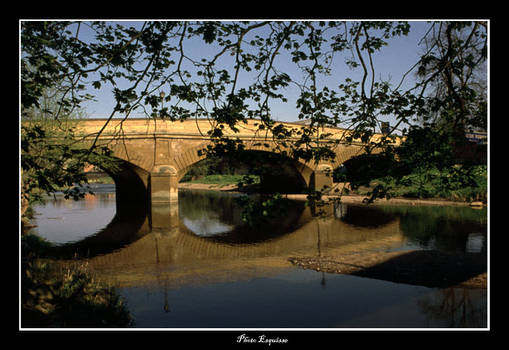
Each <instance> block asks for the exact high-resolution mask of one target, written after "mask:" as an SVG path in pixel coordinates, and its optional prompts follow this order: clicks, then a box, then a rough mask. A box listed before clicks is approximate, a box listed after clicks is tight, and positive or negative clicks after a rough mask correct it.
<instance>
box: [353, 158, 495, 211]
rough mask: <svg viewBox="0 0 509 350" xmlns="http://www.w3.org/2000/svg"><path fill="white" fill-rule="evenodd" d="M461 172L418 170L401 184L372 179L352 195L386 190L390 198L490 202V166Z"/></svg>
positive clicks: (400, 181)
mask: <svg viewBox="0 0 509 350" xmlns="http://www.w3.org/2000/svg"><path fill="white" fill-rule="evenodd" d="M462 171H463V170H462V169H460V168H458V169H454V168H453V169H448V170H446V171H442V172H440V171H438V170H436V169H432V170H427V171H421V172H418V171H416V172H414V173H412V174H410V175H408V176H405V177H403V178H402V179H400V180H399V181H394V180H392V179H390V178H378V179H374V180H372V181H371V182H370V183H369V186H359V187H358V188H355V189H354V190H352V191H351V193H353V194H358V195H365V196H369V195H370V194H371V193H372V192H373V191H374V190H376V189H377V188H384V189H387V191H388V194H389V196H390V197H400V198H418V199H434V198H437V199H446V200H451V201H462V202H473V201H480V202H484V203H487V199H488V174H487V166H485V165H479V166H475V167H473V168H471V169H469V171H468V173H465V172H462ZM465 179H466V180H465Z"/></svg>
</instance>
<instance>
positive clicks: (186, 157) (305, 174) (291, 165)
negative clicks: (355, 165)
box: [174, 142, 331, 189]
mask: <svg viewBox="0 0 509 350" xmlns="http://www.w3.org/2000/svg"><path fill="white" fill-rule="evenodd" d="M209 145H211V142H203V143H202V144H200V145H197V146H194V147H191V148H189V149H188V150H186V151H185V152H183V153H182V154H179V155H178V156H177V157H175V158H174V162H175V163H174V165H175V168H174V169H175V171H176V173H177V179H178V181H180V180H181V179H182V177H184V175H185V174H186V173H187V172H188V171H189V170H190V169H191V168H192V167H193V166H194V165H195V164H197V163H198V162H200V161H202V160H204V159H205V158H206V157H207V155H206V152H204V151H203V150H204V149H206V147H207V146H209ZM245 146H246V147H245V151H246V152H256V153H257V154H263V153H266V154H267V155H268V156H269V157H271V156H272V155H276V156H282V157H283V158H282V159H284V160H287V161H288V162H287V163H285V164H284V165H282V164H270V163H269V164H268V165H269V166H275V167H278V166H281V167H282V166H286V168H285V170H287V171H286V175H291V174H289V172H293V173H294V174H293V175H297V176H295V177H294V178H293V179H292V180H293V183H295V184H297V183H300V185H301V187H302V188H303V189H304V188H308V187H312V186H313V185H314V184H313V181H314V176H313V175H314V173H315V172H316V171H322V169H323V168H324V167H331V166H330V165H323V164H322V165H318V166H314V167H313V165H312V164H311V163H309V162H307V163H304V162H302V161H296V160H292V159H291V158H290V157H285V156H284V155H282V154H280V153H277V152H273V151H271V150H268V149H267V147H264V146H263V145H260V144H252V143H245ZM245 162H246V163H249V159H246V161H245ZM294 187H296V186H294Z"/></svg>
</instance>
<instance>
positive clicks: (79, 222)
mask: <svg viewBox="0 0 509 350" xmlns="http://www.w3.org/2000/svg"><path fill="white" fill-rule="evenodd" d="M94 190H95V195H94V196H89V195H87V196H86V198H85V199H84V200H81V201H72V200H65V199H63V197H61V196H58V195H57V196H56V197H55V198H49V199H48V200H47V201H46V203H45V204H41V205H38V206H35V207H34V210H35V215H34V218H33V220H32V223H33V224H35V225H37V227H35V228H34V229H33V231H32V232H33V233H35V234H38V235H40V236H41V237H44V238H45V239H46V240H47V241H49V242H51V243H53V244H54V245H55V246H59V247H61V248H62V251H63V252H67V253H68V252H69V251H71V252H73V254H77V256H79V257H81V258H82V259H85V260H86V261H87V262H88V267H89V269H90V271H91V272H92V273H93V274H94V276H96V277H97V278H99V279H101V280H104V281H107V283H109V284H111V285H114V286H115V287H116V290H117V292H118V293H119V294H120V295H121V296H122V297H123V298H124V299H125V301H126V302H127V306H128V309H129V311H130V313H131V315H132V316H133V320H134V322H133V327H140V328H178V329H181V328H186V329H209V328H210V329H217V328H223V329H224V328H228V329H231V328H233V329H246V328H257V329H267V328H270V329H281V328H285V329H288V328H290V329H294V328H295V329H334V328H337V329H345V328H348V329H350V328H356V329H357V328H362V329H365V328H377V329H380V328H383V329H392V328H397V329H401V328H426V329H428V328H476V329H478V328H481V329H483V328H484V329H485V328H486V327H488V326H489V325H488V316H489V307H488V305H489V301H488V299H489V298H488V294H489V293H488V290H489V289H488V290H487V289H479V288H464V287H458V286H457V285H450V286H441V287H440V288H438V287H433V286H427V285H426V284H425V283H424V284H423V283H414V282H407V281H399V280H398V281H397V282H395V281H394V279H391V278H385V277H384V278H380V277H376V278H368V277H360V276H356V275H346V274H335V273H327V272H323V271H314V270H311V269H305V268H302V267H299V266H295V265H293V264H291V263H290V262H289V261H288V259H289V258H290V257H331V256H335V257H338V256H340V257H346V258H347V261H348V257H352V259H353V260H352V261H355V263H356V264H362V260H359V259H361V257H363V256H369V254H368V255H366V253H370V254H373V253H377V252H384V253H387V252H397V251H407V250H408V251H415V250H417V251H420V250H426V251H429V250H431V251H439V252H443V253H444V254H452V253H455V254H469V255H472V256H481V257H485V256H486V254H487V247H488V240H487V236H488V234H487V212H486V209H482V210H475V209H471V208H468V207H438V206H413V207H412V206H401V205H398V206H366V205H345V204H339V205H334V206H328V207H324V208H310V207H308V206H306V205H305V203H304V202H302V201H286V200H280V201H276V202H275V203H274V202H265V204H261V201H257V198H256V196H255V197H253V198H252V199H253V200H252V201H250V202H249V203H248V204H249V205H248V206H241V205H240V203H239V202H240V201H242V200H244V199H243V198H245V197H243V196H240V195H238V194H233V193H223V192H212V191H180V192H179V203H178V205H173V206H171V207H154V208H152V212H151V213H150V214H147V213H140V212H138V211H136V210H131V211H128V212H127V214H126V213H123V214H122V215H121V213H117V212H116V202H115V192H114V186H112V185H110V186H108V185H103V186H96V188H95V189H94ZM242 208H244V209H242ZM245 208H251V209H252V210H246V209H245ZM319 209H323V210H322V211H323V212H322V215H319V216H316V214H317V212H318V211H319ZM263 210H266V212H265V214H266V215H263ZM76 252H77V253H76ZM359 261H361V262H360V263H359ZM481 272H483V271H481ZM409 281H410V280H409Z"/></svg>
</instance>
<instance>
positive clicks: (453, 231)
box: [380, 206, 487, 252]
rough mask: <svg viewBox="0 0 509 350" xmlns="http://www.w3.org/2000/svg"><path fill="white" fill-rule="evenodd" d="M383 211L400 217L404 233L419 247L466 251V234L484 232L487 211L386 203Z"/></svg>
mask: <svg viewBox="0 0 509 350" xmlns="http://www.w3.org/2000/svg"><path fill="white" fill-rule="evenodd" d="M380 210H383V212H386V213H389V212H390V213H392V214H394V215H398V216H400V227H401V230H402V232H403V234H404V235H405V236H406V237H408V238H409V239H410V240H411V241H412V242H414V243H417V244H419V245H420V246H422V247H426V248H431V249H438V250H445V251H458V252H463V251H465V247H466V245H467V241H468V236H469V234H471V233H473V232H475V233H477V232H481V233H482V234H484V235H485V234H486V232H487V227H486V215H487V214H486V211H476V210H472V209H471V208H465V207H442V206H422V207H407V206H387V207H383V208H380Z"/></svg>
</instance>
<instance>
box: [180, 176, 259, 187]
mask: <svg viewBox="0 0 509 350" xmlns="http://www.w3.org/2000/svg"><path fill="white" fill-rule="evenodd" d="M248 179H249V181H252V182H251V183H259V182H260V178H259V177H258V176H256V175H207V176H204V177H202V178H199V179H196V180H193V181H189V182H188V183H194V184H208V185H221V186H225V185H236V184H238V183H239V182H243V183H246V181H247V180H248Z"/></svg>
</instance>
